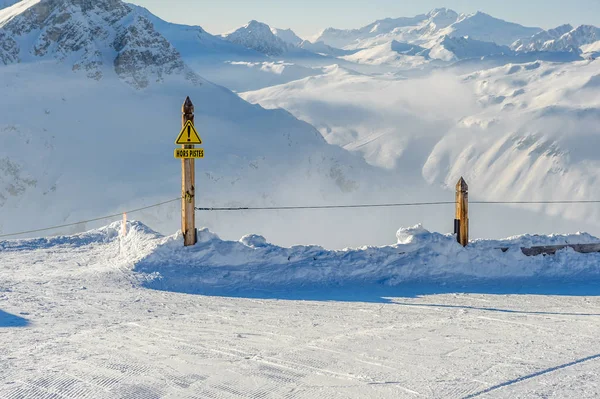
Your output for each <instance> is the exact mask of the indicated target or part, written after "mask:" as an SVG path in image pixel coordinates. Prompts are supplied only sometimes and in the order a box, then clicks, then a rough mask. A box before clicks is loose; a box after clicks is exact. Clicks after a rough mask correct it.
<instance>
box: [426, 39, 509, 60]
mask: <svg viewBox="0 0 600 399" xmlns="http://www.w3.org/2000/svg"><path fill="white" fill-rule="evenodd" d="M510 53H511V50H510V48H509V47H507V46H500V45H497V44H495V43H491V42H483V41H480V40H475V39H471V38H469V37H450V36H443V37H442V38H441V39H440V40H439V41H437V42H436V43H435V44H434V45H433V46H432V47H431V48H430V49H429V51H428V54H429V56H430V57H431V58H434V59H439V60H443V61H457V60H464V59H469V58H480V57H485V56H493V55H496V54H510Z"/></svg>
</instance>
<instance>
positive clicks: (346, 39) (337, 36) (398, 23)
mask: <svg viewBox="0 0 600 399" xmlns="http://www.w3.org/2000/svg"><path fill="white" fill-rule="evenodd" d="M426 19H427V15H424V14H423V15H417V16H416V17H412V18H386V19H382V20H378V21H375V22H373V23H371V24H369V25H367V26H364V27H362V28H360V29H349V30H348V29H335V28H327V29H325V30H324V31H323V32H321V33H320V34H319V35H317V36H316V37H315V38H314V40H313V42H324V43H326V44H328V45H330V46H333V47H338V48H344V47H347V46H349V45H351V44H354V43H355V42H358V41H361V40H364V39H367V38H371V37H375V36H378V35H382V34H386V33H390V32H392V31H393V30H395V29H397V28H401V27H408V26H416V25H418V24H419V23H422V22H423V21H425V20H426Z"/></svg>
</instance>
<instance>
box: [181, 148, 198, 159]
mask: <svg viewBox="0 0 600 399" xmlns="http://www.w3.org/2000/svg"><path fill="white" fill-rule="evenodd" d="M175 158H177V159H182V158H204V148H177V149H176V150H175Z"/></svg>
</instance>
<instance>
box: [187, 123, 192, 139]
mask: <svg viewBox="0 0 600 399" xmlns="http://www.w3.org/2000/svg"><path fill="white" fill-rule="evenodd" d="M190 134H192V128H191V126H190V125H188V141H192V139H191V138H190Z"/></svg>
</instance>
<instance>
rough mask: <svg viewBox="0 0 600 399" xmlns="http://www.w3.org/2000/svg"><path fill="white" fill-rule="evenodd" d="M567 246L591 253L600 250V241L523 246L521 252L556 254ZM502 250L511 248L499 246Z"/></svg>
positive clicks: (583, 252)
mask: <svg viewBox="0 0 600 399" xmlns="http://www.w3.org/2000/svg"><path fill="white" fill-rule="evenodd" d="M565 248H571V249H573V250H574V251H575V252H578V253H581V254H591V253H597V252H600V243H592V244H565V245H547V246H539V247H531V248H521V252H523V254H525V255H527V256H538V255H556V253H557V252H558V251H560V250H563V249H565ZM499 249H500V250H502V252H506V251H508V249H509V248H507V247H504V248H499Z"/></svg>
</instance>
